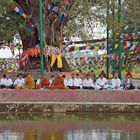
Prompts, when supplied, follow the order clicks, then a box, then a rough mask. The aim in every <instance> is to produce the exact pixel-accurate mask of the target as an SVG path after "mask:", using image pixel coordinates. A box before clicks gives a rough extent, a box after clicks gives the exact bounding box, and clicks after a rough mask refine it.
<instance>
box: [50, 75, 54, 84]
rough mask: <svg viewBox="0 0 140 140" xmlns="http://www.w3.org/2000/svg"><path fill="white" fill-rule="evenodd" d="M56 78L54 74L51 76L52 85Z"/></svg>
mask: <svg viewBox="0 0 140 140" xmlns="http://www.w3.org/2000/svg"><path fill="white" fill-rule="evenodd" d="M54 79H55V78H54V75H52V76H51V79H50V80H49V82H50V85H52V84H53V82H54Z"/></svg>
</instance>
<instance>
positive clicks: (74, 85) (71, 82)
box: [68, 74, 80, 89]
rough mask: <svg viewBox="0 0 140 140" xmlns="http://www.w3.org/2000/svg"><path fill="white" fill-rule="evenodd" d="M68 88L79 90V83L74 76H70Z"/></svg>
mask: <svg viewBox="0 0 140 140" xmlns="http://www.w3.org/2000/svg"><path fill="white" fill-rule="evenodd" d="M68 87H69V88H70V89H80V84H79V81H78V80H77V79H76V78H75V74H72V75H71V79H69V81H68Z"/></svg>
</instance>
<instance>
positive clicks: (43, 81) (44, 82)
mask: <svg viewBox="0 0 140 140" xmlns="http://www.w3.org/2000/svg"><path fill="white" fill-rule="evenodd" d="M49 86H50V82H49V80H48V79H47V78H46V77H45V76H42V77H41V78H40V79H38V80H37V82H36V89H40V88H44V89H45V88H48V87H49Z"/></svg>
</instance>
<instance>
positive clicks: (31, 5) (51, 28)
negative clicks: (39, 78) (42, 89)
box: [16, 0, 70, 71]
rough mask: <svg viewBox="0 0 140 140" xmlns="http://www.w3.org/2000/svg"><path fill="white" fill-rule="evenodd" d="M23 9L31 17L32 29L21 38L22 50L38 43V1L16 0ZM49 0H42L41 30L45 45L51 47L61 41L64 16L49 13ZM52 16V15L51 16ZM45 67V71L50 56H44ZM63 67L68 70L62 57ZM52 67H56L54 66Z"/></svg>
mask: <svg viewBox="0 0 140 140" xmlns="http://www.w3.org/2000/svg"><path fill="white" fill-rule="evenodd" d="M16 2H17V3H18V4H19V5H20V6H21V7H22V9H23V10H24V12H25V13H26V14H29V13H31V14H32V18H31V22H32V24H33V26H34V28H33V31H32V33H31V35H30V36H28V37H26V38H23V37H22V36H21V38H22V42H23V50H24V51H25V50H26V49H28V48H32V47H35V46H36V44H38V43H39V36H38V33H39V1H38V0H34V1H33V0H28V1H26V2H25V0H17V1H16ZM48 4H49V0H43V32H44V34H43V35H44V41H45V44H46V45H50V46H53V47H58V46H60V43H61V42H62V41H63V35H62V33H63V28H64V26H65V23H66V18H65V17H63V18H60V17H58V16H56V15H53V14H52V15H51V13H50V12H49V11H48ZM51 4H52V3H51ZM53 16H54V17H53ZM44 60H45V68H46V70H47V71H50V62H49V60H50V58H49V59H48V58H44ZM46 61H47V62H46ZM63 66H64V67H63V69H62V71H70V67H69V66H68V63H67V61H66V60H65V58H63ZM54 69H57V67H56V66H55V67H54Z"/></svg>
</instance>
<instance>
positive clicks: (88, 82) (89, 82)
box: [83, 79, 94, 87]
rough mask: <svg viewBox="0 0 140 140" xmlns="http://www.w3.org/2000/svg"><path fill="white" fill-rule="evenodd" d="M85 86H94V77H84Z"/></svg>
mask: <svg viewBox="0 0 140 140" xmlns="http://www.w3.org/2000/svg"><path fill="white" fill-rule="evenodd" d="M83 87H94V84H93V80H92V79H84V80H83Z"/></svg>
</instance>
